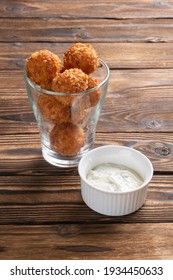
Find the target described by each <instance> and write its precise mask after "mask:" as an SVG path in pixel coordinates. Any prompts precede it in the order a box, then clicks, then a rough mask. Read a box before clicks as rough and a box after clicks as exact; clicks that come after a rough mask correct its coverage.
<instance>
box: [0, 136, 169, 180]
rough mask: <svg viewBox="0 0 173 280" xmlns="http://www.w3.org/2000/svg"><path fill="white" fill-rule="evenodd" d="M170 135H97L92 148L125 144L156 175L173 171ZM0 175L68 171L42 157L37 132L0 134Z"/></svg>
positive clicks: (44, 173) (53, 173) (43, 173)
mask: <svg viewBox="0 0 173 280" xmlns="http://www.w3.org/2000/svg"><path fill="white" fill-rule="evenodd" d="M172 143H173V135H172V134H167V133H154V134H153V133H109V134H107V133H97V134H96V139H95V145H94V146H95V147H97V146H101V145H105V144H112V145H120V146H121V145H125V146H128V147H132V148H135V149H137V150H139V151H141V152H142V153H144V154H145V155H146V156H147V157H149V159H150V160H151V161H152V163H153V165H154V169H155V171H157V172H163V173H164V171H165V172H173V166H172V156H173V144H172ZM0 172H1V175H3V174H6V175H22V174H26V175H28V174H31V175H34V174H35V175H49V174H52V175H56V174H57V172H64V176H66V175H67V174H68V171H66V172H67V173H66V172H65V171H64V169H63V171H62V170H61V169H57V167H54V166H51V165H50V164H48V163H46V162H45V161H44V159H43V158H42V154H41V144H40V139H39V135H38V133H36V134H35V135H34V134H16V135H2V136H1V138H0Z"/></svg>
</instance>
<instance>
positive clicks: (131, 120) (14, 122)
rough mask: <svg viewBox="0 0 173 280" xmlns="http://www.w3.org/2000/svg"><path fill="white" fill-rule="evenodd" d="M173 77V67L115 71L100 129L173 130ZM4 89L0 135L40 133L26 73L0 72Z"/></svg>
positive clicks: (131, 130)
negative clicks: (29, 96)
mask: <svg viewBox="0 0 173 280" xmlns="http://www.w3.org/2000/svg"><path fill="white" fill-rule="evenodd" d="M9 76H10V79H9ZM172 77H173V69H169V70H168V69H163V70H160V69H156V70H155V71H153V70H151V69H145V70H144V69H140V70H111V76H110V83H109V88H108V94H107V97H106V100H105V104H104V106H103V109H102V112H101V115H100V118H99V123H98V127H97V132H158V131H162V132H168V131H169V132H172V131H173V121H172V119H173V110H172V103H173V79H172ZM0 91H1V97H0V134H12V133H15V134H17V133H24V131H25V132H26V133H31V132H34V133H38V129H37V125H36V122H35V118H34V115H33V112H32V108H31V105H30V103H29V101H28V97H27V93H26V88H25V83H24V78H23V72H22V71H13V72H12V73H11V71H0Z"/></svg>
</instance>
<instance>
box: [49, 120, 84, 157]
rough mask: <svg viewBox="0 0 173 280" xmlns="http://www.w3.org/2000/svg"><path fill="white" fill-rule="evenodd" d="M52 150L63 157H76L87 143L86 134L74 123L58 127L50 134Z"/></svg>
mask: <svg viewBox="0 0 173 280" xmlns="http://www.w3.org/2000/svg"><path fill="white" fill-rule="evenodd" d="M50 143H51V148H52V149H53V150H54V151H56V152H58V153H59V154H61V155H62V156H75V155H76V154H77V153H78V152H79V151H80V149H81V148H82V147H83V146H84V143H85V132H84V131H83V129H82V128H81V127H79V126H77V125H74V124H72V123H62V124H60V125H56V126H55V127H54V128H53V130H52V131H51V133H50Z"/></svg>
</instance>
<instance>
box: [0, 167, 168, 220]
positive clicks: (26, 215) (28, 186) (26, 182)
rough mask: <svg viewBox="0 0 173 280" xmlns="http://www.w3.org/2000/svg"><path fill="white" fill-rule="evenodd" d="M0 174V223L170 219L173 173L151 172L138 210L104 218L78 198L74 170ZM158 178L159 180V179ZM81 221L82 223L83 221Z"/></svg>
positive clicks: (75, 172)
mask: <svg viewBox="0 0 173 280" xmlns="http://www.w3.org/2000/svg"><path fill="white" fill-rule="evenodd" d="M66 175H67V176H65V175H64V173H63V172H62V171H60V170H59V172H57V175H56V176H55V175H54V176H45V175H42V176H41V175H39V176H38V175H36V176H33V175H32V176H31V175H30V176H29V175H27V176H26V175H25V176H16V177H14V178H13V180H12V177H10V176H1V178H0V224H1V225H7V224H18V225H19V224H20V225H21V224H25V225H27V224H28V225H29V224H51V223H53V224H56V223H58V224H59V223H87V221H88V223H89V224H95V223H103V224H104V223H114V222H122V223H125V222H126V223H152V222H155V223H157V222H159V223H160V222H168V223H169V222H170V223H171V222H172V220H173V176H171V175H165V176H163V175H162V176H160V175H155V176H154V178H153V179H152V181H151V182H150V184H149V186H148V193H147V198H146V201H145V203H144V205H143V206H142V208H141V209H139V210H138V211H136V212H135V213H133V214H131V215H127V216H122V217H121V216H120V217H109V216H108V217H106V216H104V215H100V214H98V213H96V212H94V211H92V210H91V209H89V208H88V207H87V206H86V205H85V203H84V202H83V200H82V197H81V191H80V178H79V175H78V174H77V170H75V171H73V173H71V174H70V175H68V174H66ZM160 180H162V181H160ZM84 221H85V222H84Z"/></svg>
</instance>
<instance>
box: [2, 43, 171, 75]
mask: <svg viewBox="0 0 173 280" xmlns="http://www.w3.org/2000/svg"><path fill="white" fill-rule="evenodd" d="M70 45H71V44H69V43H20V42H19V43H0V70H3V69H9V70H14V69H23V68H24V64H25V59H26V58H27V57H29V56H30V55H31V53H33V52H35V51H37V50H40V49H44V48H46V49H49V50H50V51H52V52H55V53H56V54H60V57H62V54H63V52H64V51H65V50H66V49H67V48H68V47H69V46H70ZM93 47H94V48H95V49H96V51H97V52H98V54H99V56H100V58H102V59H103V60H105V61H106V62H107V64H108V65H109V67H110V68H114V69H125V68H127V69H129V68H132V69H135V68H136V69H140V68H146V69H149V68H152V69H158V68H161V69H168V68H173V43H167V44H163V43H157V44H147V43H134V44H133V43H126V44H124V43H93Z"/></svg>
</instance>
